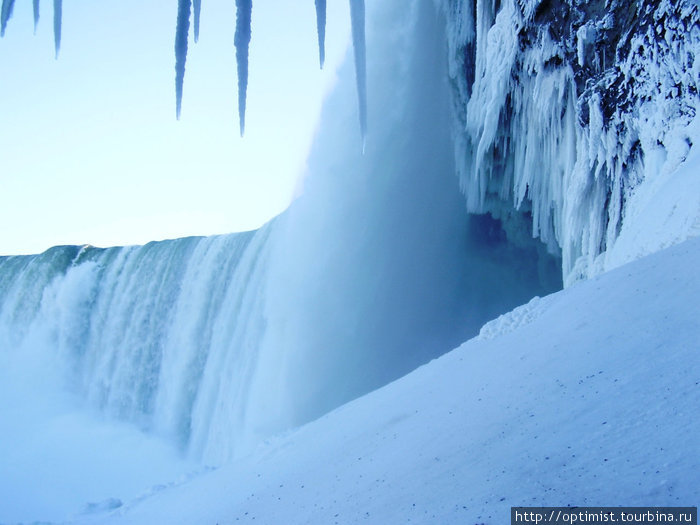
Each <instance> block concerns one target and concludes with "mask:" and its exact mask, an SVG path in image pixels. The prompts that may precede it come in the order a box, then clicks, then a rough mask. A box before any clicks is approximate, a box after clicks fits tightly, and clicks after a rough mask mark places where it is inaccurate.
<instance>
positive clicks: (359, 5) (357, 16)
mask: <svg viewBox="0 0 700 525" xmlns="http://www.w3.org/2000/svg"><path fill="white" fill-rule="evenodd" d="M350 22H351V24H352V47H353V50H354V52H355V78H356V80H357V101H358V110H359V112H360V133H361V134H362V149H363V151H364V144H365V136H366V135H367V60H366V54H367V50H366V46H365V0H350Z"/></svg>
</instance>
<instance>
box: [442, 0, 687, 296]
mask: <svg viewBox="0 0 700 525" xmlns="http://www.w3.org/2000/svg"><path fill="white" fill-rule="evenodd" d="M440 5H441V7H442V9H443V11H444V12H445V13H446V14H447V27H448V38H447V41H448V44H449V68H450V79H451V81H452V86H453V91H454V95H455V111H454V118H455V120H456V141H457V148H456V159H457V161H456V162H457V171H458V173H459V177H460V181H461V186H462V190H463V191H464V193H465V195H466V199H467V206H468V209H469V210H470V211H472V212H477V213H483V212H488V213H491V214H492V215H493V216H494V217H496V218H499V219H502V220H503V222H504V224H505V225H506V231H508V232H510V234H511V236H512V238H514V239H517V238H519V237H520V236H521V228H520V226H519V224H518V223H517V222H515V224H512V225H511V223H512V222H513V218H514V216H515V215H521V216H522V215H524V216H525V217H526V218H527V220H528V222H531V223H532V233H533V235H535V236H538V237H539V238H541V239H542V241H543V242H545V243H546V244H547V246H548V248H549V250H550V251H551V252H552V253H557V254H561V256H562V273H563V276H564V280H565V282H566V283H571V282H573V281H575V280H577V279H580V278H583V277H587V276H590V275H593V274H595V273H598V272H600V271H602V270H604V269H606V268H609V267H611V266H613V265H617V264H620V263H622V262H625V261H627V260H629V259H630V258H633V257H636V256H639V255H642V254H645V253H649V252H651V251H654V250H656V249H659V248H660V247H662V246H665V245H668V244H671V243H673V242H677V241H678V240H682V239H684V238H687V237H688V236H691V235H697V233H698V229H699V227H700V223H699V222H698V221H699V217H700V214H699V209H700V201H699V200H698V197H697V195H698V192H697V190H698V185H697V182H695V181H688V180H680V177H676V179H677V180H676V181H674V182H670V181H669V183H670V184H674V183H677V184H681V185H688V184H689V186H688V192H689V193H690V194H691V197H690V198H689V199H688V200H687V201H686V202H682V203H676V205H677V206H676V207H675V208H674V207H671V206H668V205H667V206H666V207H665V209H663V210H658V209H656V210H653V211H652V210H649V209H641V208H643V207H644V206H646V205H649V206H651V207H653V206H654V205H653V204H650V203H649V201H652V200H653V199H654V197H652V196H650V195H649V193H650V192H651V193H653V192H654V190H653V189H649V186H652V185H655V184H656V185H657V188H656V190H658V189H659V188H658V181H659V179H661V178H670V177H672V175H671V173H672V172H673V171H674V170H675V169H676V168H677V167H678V166H679V164H680V163H682V162H683V160H684V159H685V158H686V156H687V155H688V153H689V150H690V148H691V146H692V144H693V141H694V140H695V141H697V140H698V134H697V133H698V131H697V128H698V125H697V123H694V124H692V126H691V123H693V119H694V118H695V117H696V112H697V108H698V82H699V79H700V60H699V59H698V50H699V49H700V26H699V25H698V20H699V16H700V15H699V14H698V4H697V2H695V1H693V0H678V1H668V0H664V1H661V2H647V1H641V0H640V1H634V2H622V1H616V0H605V1H603V0H592V1H581V0H564V1H561V2H554V1H549V0H542V1H539V0H518V1H516V0H504V1H501V0H493V1H491V0H486V1H478V2H469V1H460V0H445V1H444V2H441V3H440ZM695 178H697V177H695ZM664 182H666V181H664ZM642 193H643V194H645V199H644V200H645V202H644V203H641V202H639V200H640V199H641V198H640V197H639V196H638V195H640V194H642ZM650 213H652V214H656V215H657V218H656V220H655V221H654V220H651V221H650V220H646V221H645V220H644V217H643V216H645V215H646V216H647V217H646V218H647V219H648V215H649V214H650ZM640 215H641V216H642V217H640ZM640 219H641V221H640ZM664 221H670V222H671V223H673V224H674V225H675V227H673V228H668V231H666V232H665V235H664V234H663V233H661V232H660V231H653V232H648V231H647V232H646V233H648V234H651V236H652V237H654V240H653V241H649V240H648V239H646V240H642V239H643V238H644V237H645V235H644V234H645V231H643V230H648V229H649V228H655V229H657V230H661V229H663V228H664V226H663V223H664ZM640 230H642V231H640ZM632 238H636V243H637V245H635V241H634V240H632ZM619 239H623V241H622V243H621V244H624V248H622V247H621V248H619V249H616V245H617V244H618V240H619ZM642 245H643V246H642Z"/></svg>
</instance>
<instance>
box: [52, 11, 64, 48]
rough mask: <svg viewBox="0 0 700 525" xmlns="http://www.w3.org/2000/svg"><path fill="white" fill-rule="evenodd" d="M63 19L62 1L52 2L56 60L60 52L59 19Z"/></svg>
mask: <svg viewBox="0 0 700 525" xmlns="http://www.w3.org/2000/svg"><path fill="white" fill-rule="evenodd" d="M62 18H63V0H53V44H54V48H55V50H56V58H58V52H59V51H60V50H61V19H62Z"/></svg>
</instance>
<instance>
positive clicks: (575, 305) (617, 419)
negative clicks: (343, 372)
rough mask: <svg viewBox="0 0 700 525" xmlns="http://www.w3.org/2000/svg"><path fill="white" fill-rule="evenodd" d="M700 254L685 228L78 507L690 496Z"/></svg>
mask: <svg viewBox="0 0 700 525" xmlns="http://www.w3.org/2000/svg"><path fill="white" fill-rule="evenodd" d="M699 260H700V239H698V238H695V239H691V240H689V241H686V242H684V243H682V244H679V245H677V246H674V247H671V248H669V249H667V250H664V251H662V252H658V253H656V254H653V255H650V256H647V257H645V258H644V259H640V260H638V261H636V262H633V263H630V264H627V265H624V266H622V267H620V268H618V269H616V270H612V271H610V272H608V273H605V274H602V275H600V276H598V277H595V278H593V279H591V280H589V281H585V282H581V283H578V284H576V285H574V286H572V287H570V288H568V289H566V290H564V291H562V292H559V293H556V294H553V295H551V296H547V297H545V298H542V299H534V300H533V301H531V302H530V303H529V304H528V305H525V306H522V307H520V308H517V309H515V310H514V311H513V312H511V313H509V314H506V315H505V316H501V317H500V318H498V319H496V320H495V321H492V322H491V323H489V324H488V325H486V326H485V327H484V328H483V329H482V331H481V334H480V335H479V337H476V338H474V339H472V340H470V341H468V342H466V343H465V344H463V345H462V346H461V347H459V348H458V349H456V350H454V351H452V352H450V353H448V354H446V355H444V356H443V357H441V358H439V359H437V360H434V361H432V362H431V363H429V364H427V365H425V366H423V367H421V368H419V369H417V370H416V371H415V372H413V373H411V374H409V375H408V376H405V377H403V378H402V379H400V380H398V381H395V382H393V383H391V384H389V385H388V386H386V387H384V388H381V389H380V390H377V391H375V392H373V393H370V394H368V395H366V396H364V397H362V398H359V399H357V400H355V401H353V402H351V403H348V404H347V405H344V406H342V407H341V408H339V409H337V410H335V411H333V412H331V413H329V414H327V415H326V416H324V417H322V418H320V419H318V420H316V421H314V422H312V423H310V424H307V425H305V426H303V427H301V428H299V429H298V430H296V431H293V432H290V433H288V434H287V435H284V436H281V437H279V438H276V439H274V440H269V441H267V442H265V443H264V444H263V445H261V446H260V447H259V448H258V449H257V450H256V451H255V452H254V453H253V454H251V455H250V456H247V457H245V458H243V459H240V460H238V461H235V462H233V463H230V464H228V465H225V466H224V467H221V468H219V469H217V470H215V471H211V472H209V473H206V474H203V475H201V476H198V477H196V478H194V479H192V480H190V481H188V482H185V483H182V484H179V485H178V484H173V485H171V486H168V487H158V488H155V489H153V490H152V491H150V493H149V495H148V496H144V497H143V498H141V499H139V500H136V501H133V502H130V503H126V504H125V505H123V506H122V507H120V508H118V509H116V510H114V511H111V513H105V514H99V513H96V514H91V515H82V516H77V517H76V519H75V521H76V523H116V524H122V523H144V524H146V523H172V524H176V523H182V524H185V523H187V524H196V523H202V524H205V523H206V524H213V523H220V524H224V523H227V524H228V523H323V524H325V523H359V522H363V523H407V522H418V523H460V524H469V525H471V524H474V523H478V524H481V523H484V524H502V523H507V522H508V519H509V518H508V516H509V512H510V507H511V506H516V505H549V506H553V505H557V506H558V505H630V506H632V505H637V506H643V505H676V506H689V505H690V506H695V505H698V503H699V502H700V439H698V435H700V419H698V417H697V407H698V406H700V354H699V350H700V314H699V313H698V311H699V309H698V307H697V306H698V302H699V301H700V300H699V299H698V298H699V297H700V275H699V274H698V272H697V265H698V261H699ZM116 496H118V495H115V497H116Z"/></svg>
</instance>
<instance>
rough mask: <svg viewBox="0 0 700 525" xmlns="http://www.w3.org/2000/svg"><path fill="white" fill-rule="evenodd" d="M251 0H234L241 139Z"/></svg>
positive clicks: (245, 95)
mask: <svg viewBox="0 0 700 525" xmlns="http://www.w3.org/2000/svg"><path fill="white" fill-rule="evenodd" d="M252 10H253V2H252V0H236V35H235V37H234V43H235V45H236V63H237V67H238V120H239V125H240V129H241V137H242V136H243V132H244V131H245V106H246V97H247V93H248V46H249V45H250V35H251V26H250V19H251V14H252V13H251V12H252Z"/></svg>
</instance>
